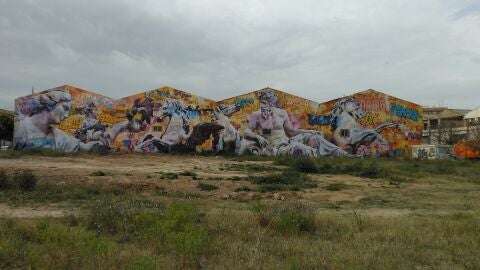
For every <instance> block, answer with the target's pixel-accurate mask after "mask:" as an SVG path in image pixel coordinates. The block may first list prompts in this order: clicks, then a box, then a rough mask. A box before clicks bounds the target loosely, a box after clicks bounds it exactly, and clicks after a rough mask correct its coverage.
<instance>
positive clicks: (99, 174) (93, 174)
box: [90, 171, 107, 176]
mask: <svg viewBox="0 0 480 270" xmlns="http://www.w3.org/2000/svg"><path fill="white" fill-rule="evenodd" d="M105 175H107V174H106V173H105V172H103V171H94V172H92V173H91V174H90V176H105Z"/></svg>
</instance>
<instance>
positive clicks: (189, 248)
mask: <svg viewBox="0 0 480 270" xmlns="http://www.w3.org/2000/svg"><path fill="white" fill-rule="evenodd" d="M199 221H200V213H199V211H198V209H197V208H196V207H195V206H194V205H191V204H186V203H179V202H176V203H172V204H171V205H170V206H169V207H168V208H167V211H166V212H165V220H164V221H163V222H162V224H161V228H162V232H163V233H164V239H165V241H166V243H167V245H168V246H170V247H171V248H172V249H173V250H174V251H175V252H176V253H177V254H178V255H180V259H181V261H180V263H181V264H182V266H184V267H186V266H198V264H199V259H200V255H202V253H206V252H207V251H208V247H209V240H208V235H207V232H206V231H205V230H204V229H203V228H201V227H200V226H198V225H197V223H198V222H199ZM196 268H197V267H196Z"/></svg>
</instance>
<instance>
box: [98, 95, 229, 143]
mask: <svg viewBox="0 0 480 270" xmlns="http://www.w3.org/2000/svg"><path fill="white" fill-rule="evenodd" d="M214 106H215V101H213V100H209V99H205V98H201V97H198V96H194V95H191V94H189V93H186V92H183V91H180V90H177V89H174V88H171V87H163V88H159V89H155V90H151V91H147V92H143V93H140V94H137V95H133V96H129V97H125V98H122V99H119V100H117V101H116V102H115V106H114V109H113V110H110V111H109V112H107V113H109V114H110V115H111V116H112V118H114V119H117V121H118V123H122V122H123V123H126V126H124V127H123V128H122V129H121V131H120V133H119V134H118V136H117V137H116V139H115V143H114V146H115V147H114V148H115V149H119V150H122V151H135V152H169V151H207V150H211V149H212V142H213V134H215V133H217V132H219V130H221V129H223V127H222V126H219V125H216V124H213V123H212V122H211V115H212V108H213V107H214Z"/></svg>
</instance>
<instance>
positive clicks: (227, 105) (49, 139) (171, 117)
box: [14, 86, 423, 157]
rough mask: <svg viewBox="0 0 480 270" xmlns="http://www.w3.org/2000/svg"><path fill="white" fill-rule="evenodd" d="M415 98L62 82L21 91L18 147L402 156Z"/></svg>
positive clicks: (414, 121)
mask: <svg viewBox="0 0 480 270" xmlns="http://www.w3.org/2000/svg"><path fill="white" fill-rule="evenodd" d="M421 114H422V109H421V107H420V106H419V105H416V104H414V103H411V102H407V101H404V100H400V99H397V98H394V97H391V96H388V95H385V94H383V93H380V92H376V91H373V90H368V91H365V92H361V93H358V94H355V95H353V96H349V97H344V98H340V99H336V100H332V101H329V102H326V103H322V104H319V103H317V102H314V101H311V100H307V99H304V98H301V97H297V96H294V95H291V94H288V93H285V92H282V91H278V90H275V89H272V88H264V89H261V90H257V91H254V92H251V93H247V94H244V95H240V96H237V97H233V98H229V99H226V100H222V101H219V102H215V101H213V100H209V99H206V98H202V97H198V96H195V95H192V94H189V93H186V92H184V91H181V90H178V89H174V88H171V87H162V88H159V89H154V90H150V91H146V92H142V93H139V94H136V95H132V96H128V97H124V98H121V99H118V100H114V99H111V98H108V97H105V96H102V95H97V94H94V93H91V92H88V91H86V90H82V89H79V88H75V87H72V86H61V87H57V88H53V89H50V90H46V91H43V92H40V93H36V94H33V95H29V96H25V97H21V98H18V99H17V100H16V101H15V131H14V144H15V148H16V149H32V148H50V149H55V150H61V151H66V152H74V151H80V150H86V151H105V150H107V151H126V152H169V151H216V152H229V153H235V154H238V155H241V154H255V155H269V156H276V155H294V156H312V157H317V156H333V157H342V156H368V155H370V156H399V155H402V154H405V155H407V154H408V152H409V151H410V150H409V147H410V146H411V145H413V144H419V143H420V142H421V137H422V136H421V132H422V126H423V123H422V119H421Z"/></svg>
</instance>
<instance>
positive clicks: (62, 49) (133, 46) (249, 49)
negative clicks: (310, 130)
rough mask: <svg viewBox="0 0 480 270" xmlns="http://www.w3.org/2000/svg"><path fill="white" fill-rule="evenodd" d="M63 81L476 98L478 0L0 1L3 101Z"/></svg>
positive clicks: (221, 94)
mask: <svg viewBox="0 0 480 270" xmlns="http://www.w3.org/2000/svg"><path fill="white" fill-rule="evenodd" d="M63 84H71V85H74V86H77V87H80V88H85V89H89V90H91V91H93V92H98V93H101V94H104V95H107V96H110V97H112V98H120V97H123V96H127V95H130V94H133V93H137V92H140V91H144V90H149V89H154V88H157V87H161V86H164V85H169V86H172V87H175V88H178V89H182V90H185V91H188V92H191V93H193V94H197V95H200V96H204V97H207V98H212V99H223V98H227V97H231V96H234V95H238V94H240V93H245V92H248V91H251V90H255V89H259V88H263V87H266V86H270V87H273V88H278V89H280V90H285V91H287V92H290V93H293V94H296V95H299V96H303V97H306V98H309V99H312V100H315V101H318V102H322V101H327V100H330V99H333V98H336V97H339V96H342V95H347V94H351V93H354V92H357V91H362V90H365V89H369V88H373V89H377V90H380V91H384V92H386V93H389V94H391V95H394V96H397V97H400V98H403V99H408V100H411V101H414V102H416V103H420V104H422V105H448V106H450V107H455V108H457V107H458V108H462V107H466V108H474V107H477V106H480V0H465V1H463V0H421V1H418V0H389V1H385V0H362V1H360V0H342V1H333V0H331V1H320V0H312V1H301V0H296V1H293V0H292V1H281V0H271V1H252V0H238V1H225V0H223V1H220V0H218V1H213V0H191V1H182V0H180V1H172V0H170V1H159V0H150V1H138V0H137V1H133V0H132V1H126V0H123V1H121V0H115V1H107V0H101V1H98V0H92V1H90V0H88V1H87V0H83V1H68V0H62V1H58V0H38V1H24V0H0V93H1V95H0V108H8V109H12V107H13V100H14V98H15V97H18V96H21V95H25V94H28V93H29V92H30V91H31V88H32V86H34V88H35V90H38V91H40V90H45V89H48V88H52V87H55V86H58V85H63Z"/></svg>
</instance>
